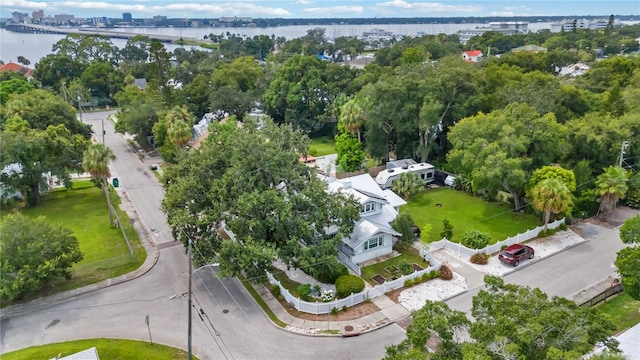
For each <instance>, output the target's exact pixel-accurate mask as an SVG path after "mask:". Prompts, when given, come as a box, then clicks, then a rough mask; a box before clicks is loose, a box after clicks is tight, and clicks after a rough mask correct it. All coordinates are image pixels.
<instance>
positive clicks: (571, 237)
mask: <svg viewBox="0 0 640 360" xmlns="http://www.w3.org/2000/svg"><path fill="white" fill-rule="evenodd" d="M586 241H587V240H586V239H584V238H583V237H581V236H580V235H578V234H576V233H575V232H573V231H572V230H565V231H560V232H557V233H556V234H554V235H551V236H549V237H546V238H539V239H534V240H532V241H529V242H527V245H529V246H531V247H532V248H533V249H534V250H535V256H534V258H533V259H531V260H523V261H522V262H521V263H520V264H519V266H518V267H513V266H510V265H507V264H504V263H502V262H501V261H500V260H498V255H497V254H494V255H493V256H491V257H490V258H489V262H488V263H487V264H486V265H477V264H473V263H471V262H470V261H469V257H468V256H465V255H463V254H458V253H455V252H452V251H450V250H446V249H441V250H438V251H436V252H433V253H432V256H433V257H435V258H436V259H437V260H438V261H440V262H442V263H443V264H446V265H447V266H449V267H450V268H451V269H452V270H453V272H454V278H453V279H452V280H450V281H444V280H440V279H436V280H432V281H428V282H426V283H423V284H419V285H416V286H413V287H411V288H409V289H405V290H403V291H402V292H401V293H400V296H399V297H398V302H400V303H401V304H402V305H403V306H404V307H405V308H406V309H407V310H409V311H413V310H417V309H420V308H421V307H422V306H423V305H424V302H425V301H426V300H431V301H443V300H446V299H448V298H451V297H453V296H455V295H458V294H460V293H462V292H465V291H467V290H468V289H473V288H475V287H478V286H480V285H482V279H483V278H484V276H485V275H496V276H504V275H506V274H508V273H510V272H513V271H515V270H518V269H521V268H523V267H526V266H528V265H529V264H532V263H534V262H536V261H539V260H541V259H543V258H545V257H548V256H551V255H553V254H556V253H558V252H560V251H562V250H565V249H567V248H570V247H573V246H577V245H579V244H582V243H584V242H586Z"/></svg>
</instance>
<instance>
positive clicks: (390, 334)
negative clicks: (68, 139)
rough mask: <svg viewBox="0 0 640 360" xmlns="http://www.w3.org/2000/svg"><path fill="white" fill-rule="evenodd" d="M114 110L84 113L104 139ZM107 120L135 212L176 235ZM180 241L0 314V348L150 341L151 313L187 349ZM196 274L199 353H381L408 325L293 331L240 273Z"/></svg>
mask: <svg viewBox="0 0 640 360" xmlns="http://www.w3.org/2000/svg"><path fill="white" fill-rule="evenodd" d="M109 114H110V113H105V112H102V113H85V114H83V120H84V121H85V122H87V123H89V124H92V125H93V128H94V131H95V133H96V136H97V138H98V139H99V140H101V139H102V137H101V134H100V132H101V127H102V124H101V121H102V119H103V118H106V116H108V115H109ZM104 126H105V130H106V134H105V142H106V144H107V145H108V146H109V147H111V148H112V149H113V151H114V154H115V155H116V157H117V159H116V161H115V162H114V163H113V169H114V170H115V171H116V173H117V175H118V177H119V179H120V186H122V187H123V188H124V189H125V190H126V193H127V195H128V196H129V198H130V200H131V202H132V203H133V204H134V205H135V208H136V211H137V213H138V218H139V219H140V221H142V222H143V223H144V224H143V225H144V227H145V228H147V229H148V230H149V232H150V233H151V234H152V236H151V239H152V241H153V242H154V243H156V244H163V243H170V242H173V238H172V237H171V231H170V227H169V226H168V224H167V223H166V217H165V215H164V213H162V211H161V210H160V203H161V201H162V198H163V196H164V191H163V189H162V187H161V186H160V185H159V184H158V181H157V180H156V178H155V176H154V175H153V174H152V173H151V171H150V170H149V168H148V165H149V164H148V163H145V162H143V161H141V160H140V158H139V157H138V155H137V154H136V153H135V152H134V151H133V150H132V149H131V148H130V146H129V145H128V143H127V142H126V140H124V139H123V138H122V136H121V135H120V134H115V133H114V128H113V124H111V123H110V122H108V121H105V122H104ZM166 245H169V244H165V246H166ZM176 245H177V246H170V247H167V248H164V246H162V247H163V249H162V250H160V257H159V260H158V263H157V264H156V266H154V267H153V268H152V269H151V270H150V271H149V272H148V273H146V274H145V275H143V276H141V277H139V278H137V279H134V280H131V281H129V282H126V283H122V284H119V285H115V286H111V287H108V288H104V289H101V290H97V291H94V292H91V293H88V294H85V295H81V296H78V297H75V298H72V299H69V300H67V301H64V302H60V303H56V304H53V305H50V306H44V307H41V308H39V309H37V310H34V311H31V312H29V313H26V314H18V315H14V316H11V317H7V318H3V319H2V321H1V323H0V353H5V352H9V351H13V350H17V349H21V348H25V347H29V346H34V345H41V344H47V343H54V342H60V341H67V340H74V339H89V338H96V337H109V338H128V339H139V340H146V341H149V332H148V329H147V326H146V323H145V318H146V316H147V315H149V320H150V329H151V336H152V339H153V341H154V342H157V343H163V344H168V345H171V346H175V347H179V348H182V349H186V347H187V299H186V297H185V296H183V294H186V292H187V289H188V283H187V281H188V275H187V271H188V262H187V257H186V255H185V251H184V248H183V247H182V245H181V244H176ZM193 279H194V285H193V286H194V288H193V290H194V291H193V292H192V293H193V294H194V296H193V303H194V308H193V340H192V343H193V351H194V353H195V354H196V355H198V356H199V357H200V358H201V359H301V358H302V359H327V358H332V359H379V358H381V357H382V356H383V355H384V352H385V346H386V345H390V344H392V343H397V342H399V341H401V340H402V338H403V337H404V331H403V330H402V329H401V328H400V327H399V326H397V325H395V324H392V325H390V326H387V327H385V328H383V329H380V330H378V331H375V332H372V333H370V334H366V335H364V336H360V337H353V338H336V337H322V338H318V337H309V336H304V335H299V334H294V333H290V332H287V331H284V330H282V329H280V328H278V327H277V326H275V325H274V324H272V323H271V322H270V320H269V319H268V318H267V317H266V315H265V314H264V312H263V311H262V309H260V307H259V306H258V305H257V304H256V302H255V301H254V300H253V298H251V296H250V295H249V294H248V293H247V291H246V290H245V289H244V287H243V286H242V285H241V284H240V283H239V282H238V280H236V279H223V280H220V279H219V278H218V277H217V275H216V274H215V273H214V272H213V271H212V269H211V268H203V269H199V270H198V271H196V272H195V274H194V277H193ZM200 309H202V310H203V311H204V314H205V315H202V314H201V313H200ZM199 313H200V315H198V314H199ZM54 355H57V354H54Z"/></svg>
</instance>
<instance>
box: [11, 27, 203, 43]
mask: <svg viewBox="0 0 640 360" xmlns="http://www.w3.org/2000/svg"><path fill="white" fill-rule="evenodd" d="M6 29H7V30H9V31H13V32H19V33H29V34H61V35H68V34H81V35H101V36H107V37H110V38H113V39H125V40H128V39H131V38H132V37H135V36H140V35H142V36H146V37H148V38H149V39H157V40H159V41H161V42H165V43H175V42H178V41H180V40H185V41H198V42H206V40H200V39H196V38H188V37H181V36H170V35H152V34H140V33H133V32H123V31H112V30H102V29H94V28H63V27H55V26H45V25H37V24H7V26H6Z"/></svg>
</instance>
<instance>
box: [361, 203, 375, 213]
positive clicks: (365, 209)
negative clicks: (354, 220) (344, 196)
mask: <svg viewBox="0 0 640 360" xmlns="http://www.w3.org/2000/svg"><path fill="white" fill-rule="evenodd" d="M372 211H376V204H375V203H366V204H364V206H363V207H362V211H360V212H361V213H363V214H364V213H369V212H372Z"/></svg>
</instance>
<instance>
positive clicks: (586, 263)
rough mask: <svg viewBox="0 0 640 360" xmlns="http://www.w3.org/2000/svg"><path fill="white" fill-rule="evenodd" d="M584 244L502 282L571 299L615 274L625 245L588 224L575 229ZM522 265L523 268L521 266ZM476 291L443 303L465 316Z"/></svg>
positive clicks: (614, 233)
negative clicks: (619, 255)
mask: <svg viewBox="0 0 640 360" xmlns="http://www.w3.org/2000/svg"><path fill="white" fill-rule="evenodd" d="M578 231H579V232H580V234H581V235H582V237H584V238H585V239H587V240H588V241H587V242H585V243H582V244H580V245H578V246H576V247H573V248H570V249H568V250H565V251H563V252H560V253H558V254H555V255H553V256H550V257H547V258H545V259H541V260H539V261H537V262H535V263H532V264H531V265H529V266H522V265H521V266H520V267H519V269H518V271H515V272H512V273H510V274H508V275H506V276H504V280H505V282H508V283H514V284H519V285H526V286H530V287H532V288H536V287H537V288H540V289H541V290H542V291H544V292H546V293H547V294H549V295H551V296H562V297H566V298H569V299H571V298H572V297H573V296H574V295H575V294H577V293H578V292H580V291H581V290H583V289H585V288H588V287H590V286H592V285H594V284H597V283H600V282H602V281H604V280H606V279H607V278H608V277H609V276H611V275H613V274H614V273H615V267H614V266H613V262H614V261H615V259H616V253H617V252H618V251H619V250H620V249H622V248H623V247H624V246H625V244H623V243H622V241H621V240H620V233H619V231H618V230H611V229H606V228H604V227H600V226H596V225H593V224H591V223H588V222H584V223H582V224H580V225H579V226H578ZM523 265H524V264H523ZM478 291H479V288H476V289H472V290H470V291H468V292H466V293H464V294H462V295H460V296H457V297H455V298H453V299H450V300H449V301H447V303H448V304H449V306H450V307H451V308H454V309H457V310H461V311H465V312H468V311H470V310H471V300H472V297H473V296H474V295H475V294H477V293H478Z"/></svg>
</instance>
